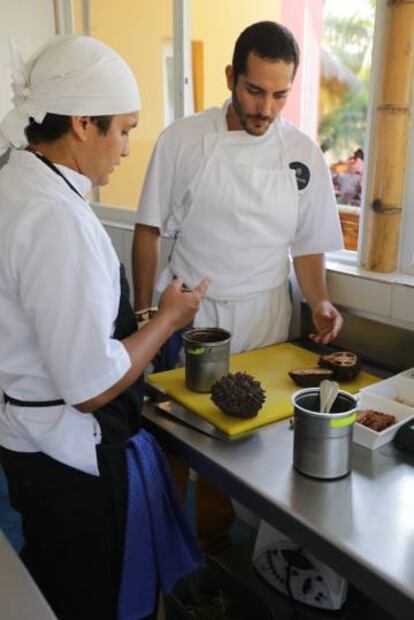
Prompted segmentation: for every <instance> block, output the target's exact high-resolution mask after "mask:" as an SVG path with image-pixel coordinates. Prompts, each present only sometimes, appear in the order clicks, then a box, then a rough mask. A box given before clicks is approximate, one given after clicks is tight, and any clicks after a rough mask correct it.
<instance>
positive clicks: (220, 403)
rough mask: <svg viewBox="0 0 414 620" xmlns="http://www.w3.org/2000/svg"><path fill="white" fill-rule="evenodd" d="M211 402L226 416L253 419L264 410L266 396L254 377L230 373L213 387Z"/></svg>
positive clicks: (243, 373)
mask: <svg viewBox="0 0 414 620" xmlns="http://www.w3.org/2000/svg"><path fill="white" fill-rule="evenodd" d="M211 400H212V401H213V403H214V404H215V405H217V407H219V409H221V410H222V411H223V413H225V414H226V415H229V416H234V417H237V418H253V417H254V416H255V415H257V414H258V412H259V410H260V409H261V408H262V406H263V403H264V401H265V400H266V396H265V391H264V390H263V388H262V386H261V385H260V383H259V381H256V380H255V378H254V377H252V376H251V375H249V374H247V373H246V372H236V373H235V374H232V373H231V372H230V373H229V374H227V375H225V376H224V377H222V378H221V379H220V380H219V381H216V383H215V384H214V385H213V387H212V388H211Z"/></svg>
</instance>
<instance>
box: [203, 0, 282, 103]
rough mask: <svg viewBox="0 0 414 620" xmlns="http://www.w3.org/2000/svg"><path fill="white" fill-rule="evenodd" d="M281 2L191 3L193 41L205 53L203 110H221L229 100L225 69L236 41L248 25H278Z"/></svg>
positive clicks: (227, 0)
mask: <svg viewBox="0 0 414 620" xmlns="http://www.w3.org/2000/svg"><path fill="white" fill-rule="evenodd" d="M281 1H282V0H255V1H254V2H253V1H252V0H208V1H206V0H192V2H191V39H193V40H196V41H202V42H203V43H204V45H203V51H204V107H205V108H209V107H211V106H220V105H221V104H222V102H223V101H224V100H225V99H226V98H227V97H228V96H229V91H228V89H227V85H226V81H225V76H224V69H225V67H226V65H228V64H230V63H231V58H232V54H233V48H234V44H235V42H236V39H237V37H238V36H239V34H240V33H241V31H242V30H244V28H246V27H247V26H248V25H249V24H252V23H254V22H257V21H261V20H265V19H269V20H273V21H279V20H280V16H281Z"/></svg>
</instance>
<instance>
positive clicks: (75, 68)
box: [0, 35, 141, 155]
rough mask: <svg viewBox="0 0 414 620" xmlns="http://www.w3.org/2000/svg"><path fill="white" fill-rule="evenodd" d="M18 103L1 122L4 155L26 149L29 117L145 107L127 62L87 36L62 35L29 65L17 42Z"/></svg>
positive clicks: (106, 112) (14, 70) (14, 67)
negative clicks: (7, 152) (11, 148)
mask: <svg viewBox="0 0 414 620" xmlns="http://www.w3.org/2000/svg"><path fill="white" fill-rule="evenodd" d="M11 53H12V77H13V81H12V89H13V93H14V97H13V104H14V108H13V109H12V110H11V111H10V112H9V113H8V114H6V116H5V117H4V119H3V120H2V122H0V155H1V154H2V153H5V152H6V151H7V150H8V149H9V148H10V147H11V146H14V147H15V148H24V147H25V146H27V138H26V136H25V133H24V130H25V128H26V127H27V126H28V124H29V119H30V117H33V118H34V120H35V121H36V122H37V123H41V122H42V121H43V120H44V118H45V116H46V114H47V113H48V112H50V113H53V114H63V115H67V116H106V115H113V114H129V113H132V112H136V111H138V110H139V109H140V108H141V103H140V97H139V90H138V86H137V83H136V81H135V78H134V75H133V73H132V71H131V69H130V68H129V67H128V65H127V64H126V62H125V61H124V60H123V59H122V58H121V57H120V56H119V54H117V53H116V52H115V51H114V50H112V49H111V48H109V47H107V46H106V45H104V44H103V43H101V42H100V41H97V40H96V39H93V38H92V37H87V36H77V35H68V36H67V35H66V36H57V37H55V38H54V39H52V41H51V42H50V43H48V44H47V45H46V46H44V47H42V48H41V49H40V50H38V51H37V52H36V53H35V54H34V56H32V58H31V59H30V60H29V61H28V62H27V63H26V64H25V63H24V62H23V60H22V57H21V54H20V52H19V50H18V49H17V48H16V46H15V45H13V44H12V47H11Z"/></svg>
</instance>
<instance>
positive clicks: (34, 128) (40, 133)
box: [25, 113, 113, 144]
mask: <svg viewBox="0 0 414 620" xmlns="http://www.w3.org/2000/svg"><path fill="white" fill-rule="evenodd" d="M70 118H71V117H70V116H63V115H62V114H49V113H48V114H46V116H45V118H44V119H43V122H41V123H37V122H36V121H35V120H34V118H31V119H30V122H29V125H28V126H27V127H26V129H25V133H26V137H27V140H28V142H29V143H30V144H39V143H40V142H54V141H55V140H58V139H59V138H61V137H62V136H63V135H65V133H68V131H69V129H70V126H71V125H70ZM90 118H91V120H92V122H93V123H94V124H95V125H96V127H97V128H98V132H99V133H100V134H103V135H105V134H106V133H107V132H108V129H109V127H110V125H111V122H112V118H113V116H91V117H90Z"/></svg>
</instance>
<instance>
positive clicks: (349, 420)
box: [330, 413, 356, 428]
mask: <svg viewBox="0 0 414 620" xmlns="http://www.w3.org/2000/svg"><path fill="white" fill-rule="evenodd" d="M355 420H356V413H351V415H348V416H347V417H346V418H338V420H331V421H330V425H331V426H334V427H336V428H338V427H339V426H350V425H351V424H353V423H354V422H355Z"/></svg>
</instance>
